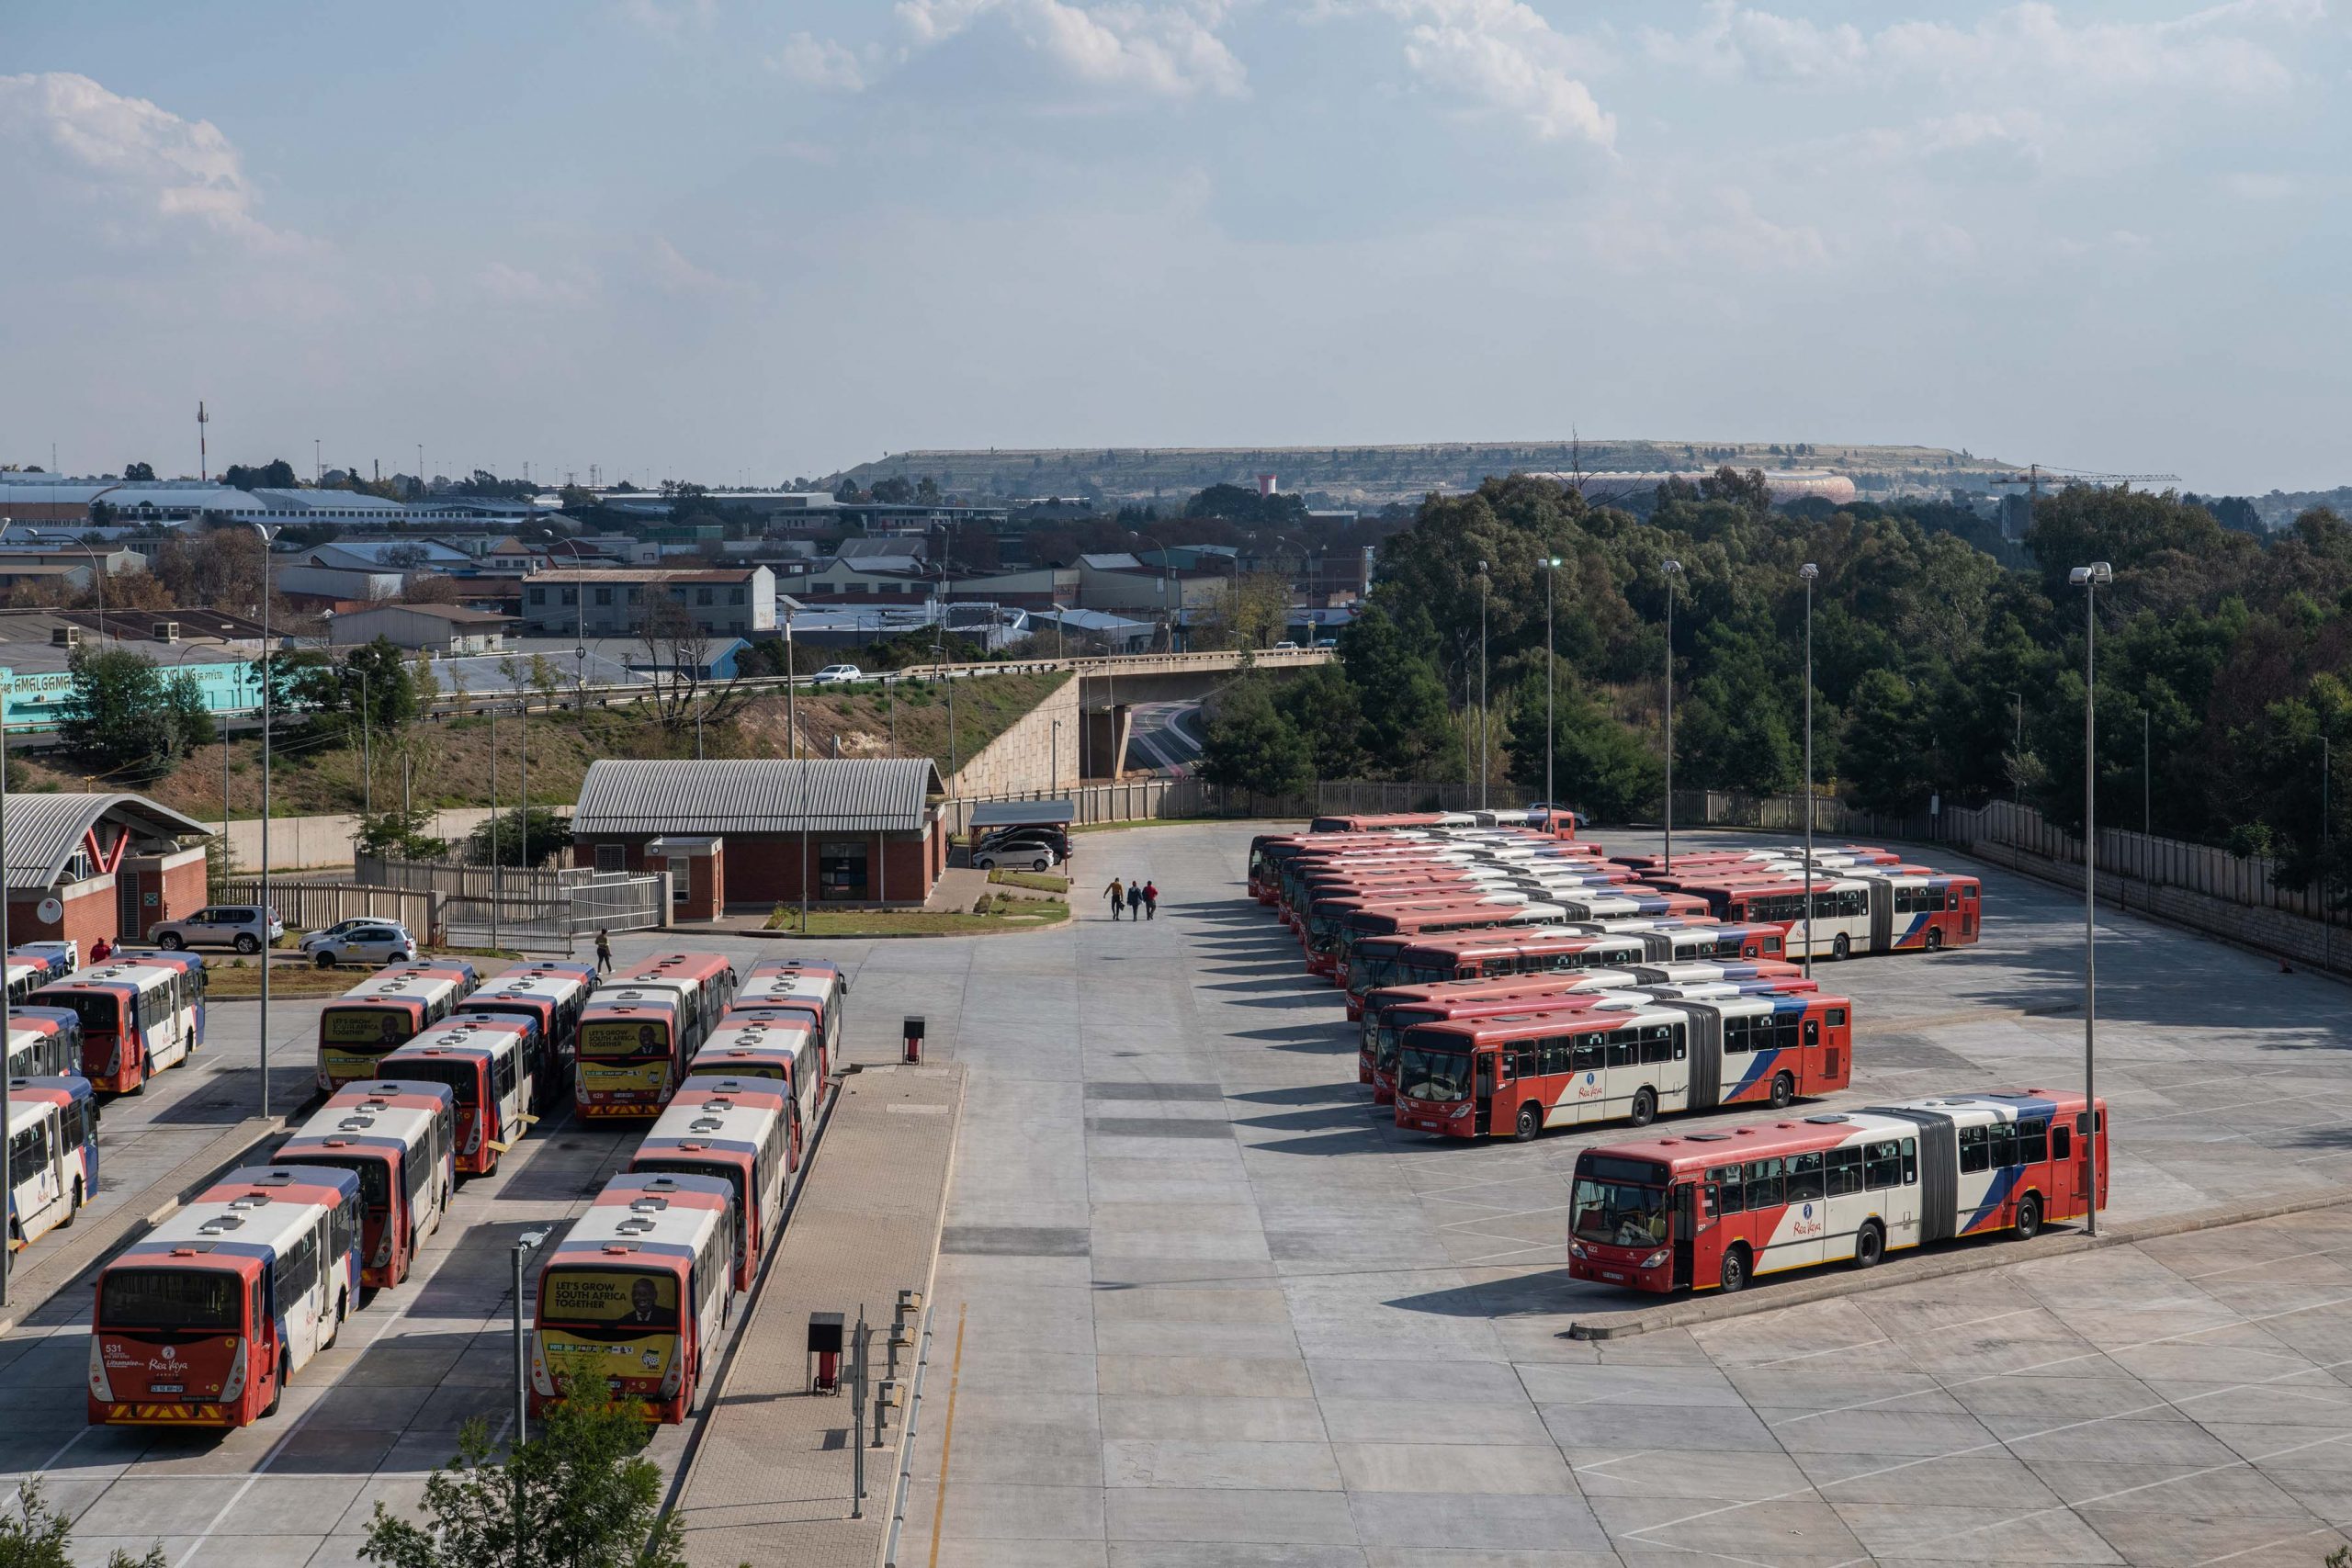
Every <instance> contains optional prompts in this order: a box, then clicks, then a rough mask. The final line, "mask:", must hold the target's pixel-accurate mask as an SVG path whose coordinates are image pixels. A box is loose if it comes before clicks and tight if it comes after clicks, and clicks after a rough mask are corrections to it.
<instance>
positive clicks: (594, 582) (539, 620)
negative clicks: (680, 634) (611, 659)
mask: <svg viewBox="0 0 2352 1568" xmlns="http://www.w3.org/2000/svg"><path fill="white" fill-rule="evenodd" d="M662 596H666V597H667V598H668V599H669V600H670V602H671V603H673V604H677V605H680V606H682V607H683V608H684V610H685V611H686V613H687V615H690V616H691V617H693V623H694V625H695V627H696V628H697V629H699V630H701V631H704V632H709V633H726V634H729V635H732V636H737V637H741V636H745V635H747V634H749V633H752V632H756V631H772V630H774V629H775V624H776V622H775V615H776V592H775V572H773V571H770V570H768V569H767V568H766V567H763V566H747V567H715V568H707V569H699V570H671V569H668V568H663V567H559V568H557V569H555V570H552V571H542V572H539V573H537V575H535V576H533V577H531V578H529V579H527V580H526V582H525V585H524V589H523V629H524V630H525V631H526V632H528V633H531V634H533V635H534V636H538V637H560V636H562V635H563V634H564V633H566V632H575V633H576V632H579V631H583V630H584V631H585V632H586V633H587V634H588V635H590V636H593V637H629V636H634V635H636V634H637V632H638V631H639V628H640V627H642V626H644V625H645V621H646V616H647V613H648V612H649V611H650V609H651V608H652V607H653V604H654V603H655V601H656V600H657V599H658V598H660V597H662Z"/></svg>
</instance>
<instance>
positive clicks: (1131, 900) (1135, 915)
mask: <svg viewBox="0 0 2352 1568" xmlns="http://www.w3.org/2000/svg"><path fill="white" fill-rule="evenodd" d="M1127 919H1131V920H1140V919H1143V888H1142V886H1140V885H1139V884H1136V883H1133V882H1130V883H1128V884H1127Z"/></svg>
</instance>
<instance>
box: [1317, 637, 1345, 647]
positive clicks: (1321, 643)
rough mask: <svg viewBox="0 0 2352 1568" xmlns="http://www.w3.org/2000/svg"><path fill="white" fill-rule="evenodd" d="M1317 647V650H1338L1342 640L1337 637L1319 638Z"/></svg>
mask: <svg viewBox="0 0 2352 1568" xmlns="http://www.w3.org/2000/svg"><path fill="white" fill-rule="evenodd" d="M1315 646H1316V647H1317V648H1337V647H1339V646H1340V639H1339V638H1338V637H1317V638H1316V639H1315Z"/></svg>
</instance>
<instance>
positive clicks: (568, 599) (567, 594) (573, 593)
mask: <svg viewBox="0 0 2352 1568" xmlns="http://www.w3.org/2000/svg"><path fill="white" fill-rule="evenodd" d="M563 602H564V603H565V604H579V603H580V590H578V589H577V588H567V589H565V590H564V591H563Z"/></svg>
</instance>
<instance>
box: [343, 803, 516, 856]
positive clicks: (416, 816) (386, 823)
mask: <svg viewBox="0 0 2352 1568" xmlns="http://www.w3.org/2000/svg"><path fill="white" fill-rule="evenodd" d="M432 820H433V813H431V812H430V811H423V810H417V811H400V810H392V811H379V812H378V813H377V814H376V815H375V816H373V817H362V818H360V819H359V832H358V835H357V836H356V838H355V839H354V840H352V841H353V845H354V847H355V848H356V849H357V850H358V852H360V853H361V854H368V855H384V856H387V857H389V858H390V859H393V860H439V859H440V858H441V857H442V856H443V855H445V854H447V853H448V852H449V845H448V841H447V840H444V839H436V838H435V837H434V836H433V835H432V834H431V833H428V832H426V831H425V829H426V827H427V826H428V825H429V824H430V823H431V822H432ZM508 843H509V847H512V843H513V840H512V839H511V838H510V839H509V840H508Z"/></svg>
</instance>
